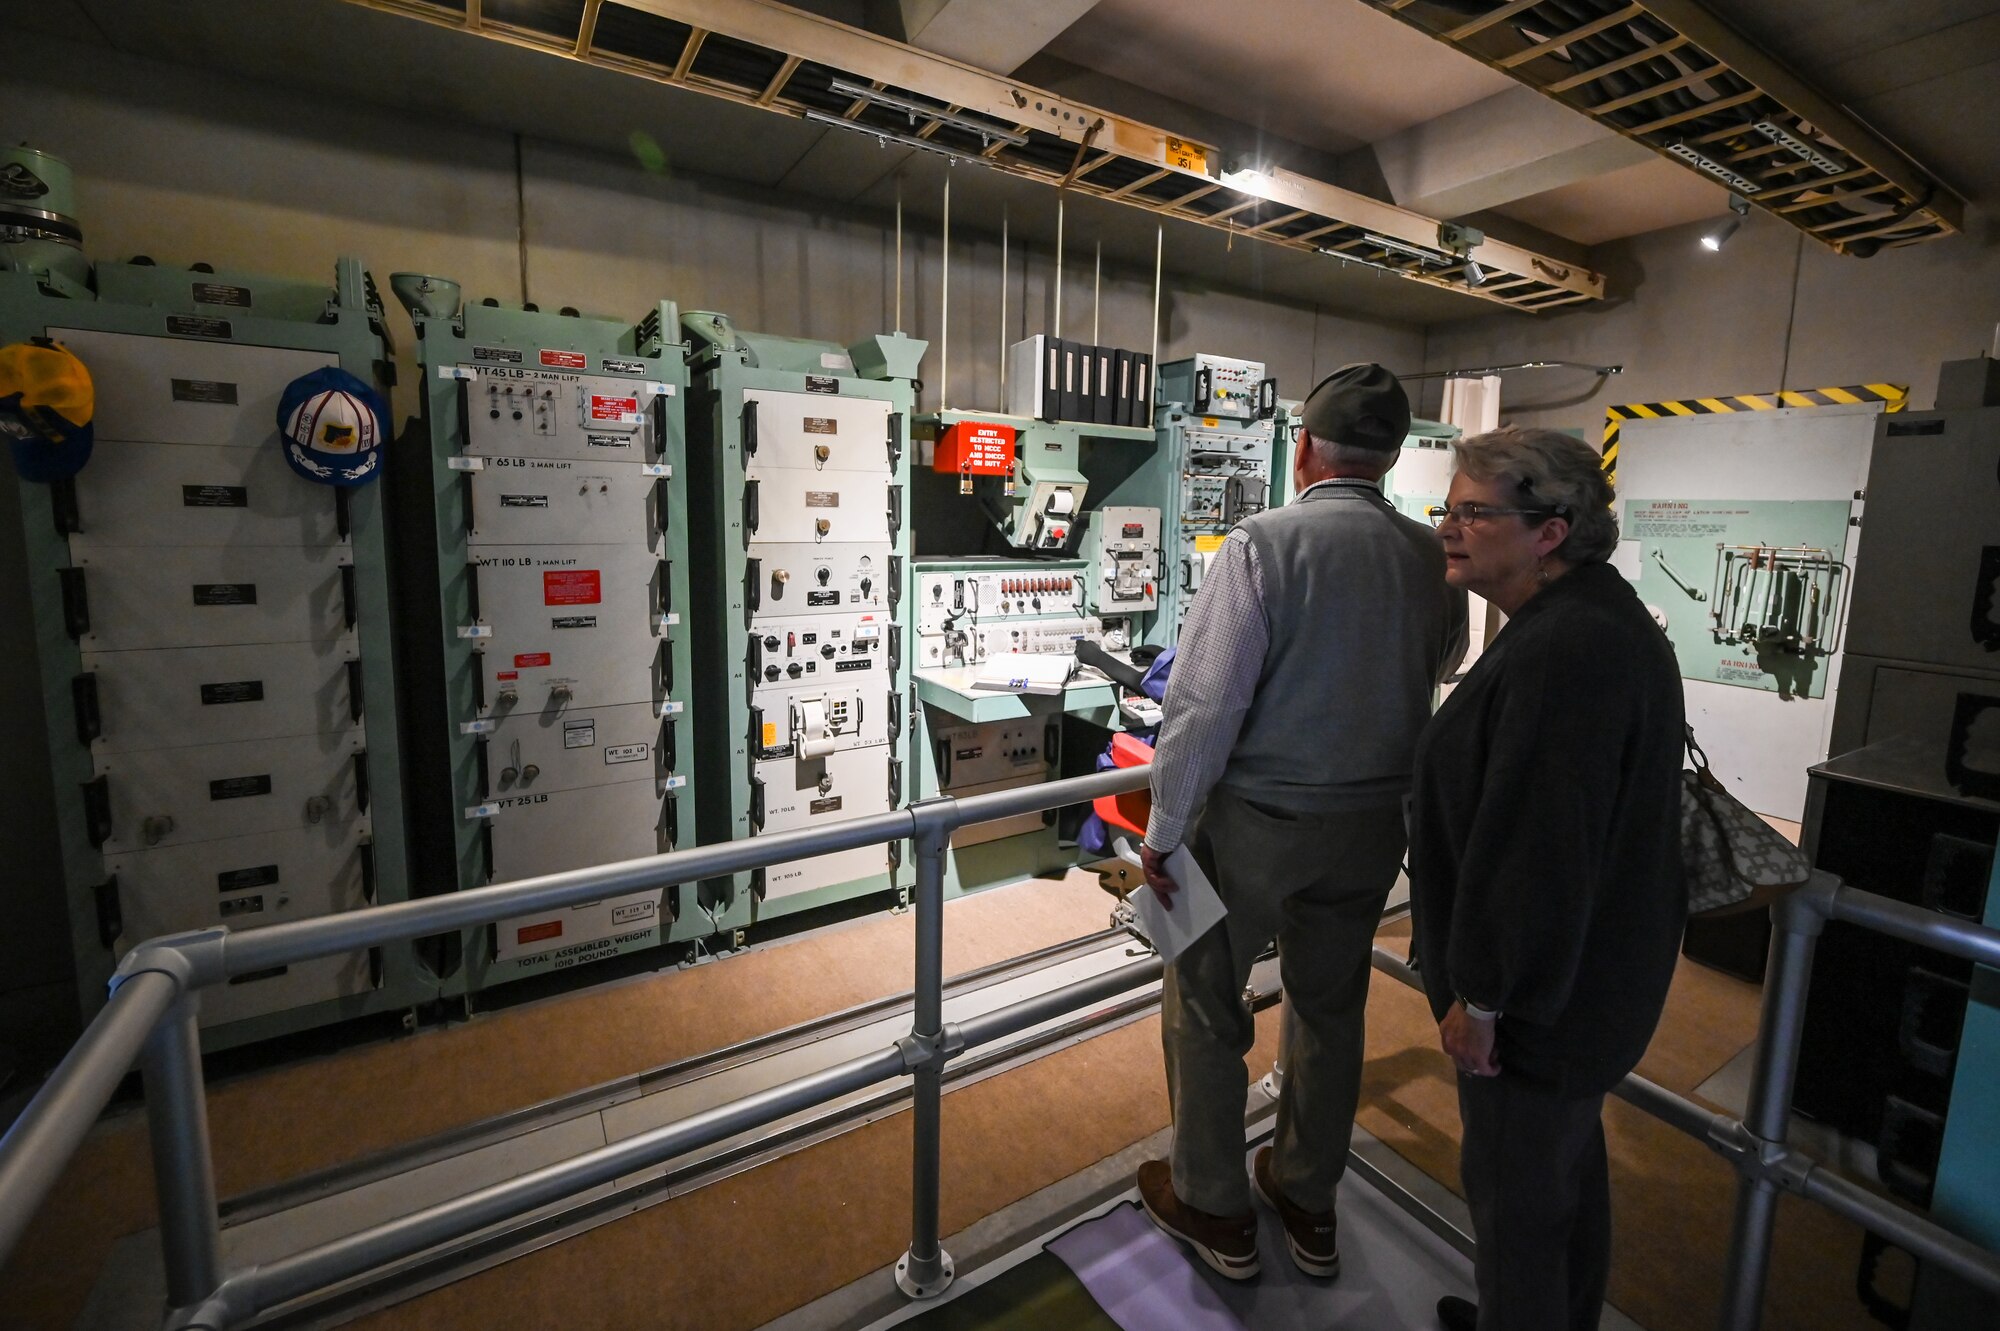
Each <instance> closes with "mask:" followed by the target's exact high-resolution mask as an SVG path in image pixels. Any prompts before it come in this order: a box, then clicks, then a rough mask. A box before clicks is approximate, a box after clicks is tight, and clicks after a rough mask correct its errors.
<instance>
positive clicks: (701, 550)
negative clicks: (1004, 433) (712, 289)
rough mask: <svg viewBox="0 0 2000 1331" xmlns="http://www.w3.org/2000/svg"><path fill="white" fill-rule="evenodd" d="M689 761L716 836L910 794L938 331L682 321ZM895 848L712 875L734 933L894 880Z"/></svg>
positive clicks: (702, 318)
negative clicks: (924, 371)
mask: <svg viewBox="0 0 2000 1331" xmlns="http://www.w3.org/2000/svg"><path fill="white" fill-rule="evenodd" d="M682 326H683V328H684V329H685V330H686V331H687V332H688V334H689V335H690V338H689V341H690V346H691V348H692V351H691V356H690V361H689V364H690V367H691V369H692V371H693V375H694V389H693V391H692V393H691V394H690V397H691V403H690V407H689V411H688V433H689V450H688V451H689V466H690V495H691V496H692V498H693V516H694V535H693V544H692V546H691V548H692V550H693V551H694V554H695V557H696V558H698V559H699V560H700V561H701V564H702V576H701V577H700V578H699V579H698V580H697V583H696V588H695V600H694V603H693V613H694V627H695V635H694V637H695V661H696V669H697V685H696V691H695V695H694V696H695V699H696V702H697V703H698V706H697V707H696V709H695V735H696V755H695V756H696V774H697V777H698V780H699V784H700V786H701V790H702V800H701V804H700V807H699V819H700V822H699V827H700V832H701V840H702V841H703V842H704V843H712V842H720V841H731V840H736V839H738V838H742V837H747V836H755V835H757V834H759V833H763V832H779V831H788V830H792V829H795V828H803V827H817V826H821V825H824V824H826V823H831V822H837V821H842V820H845V819H848V818H854V817H859V816H862V815H866V814H873V813H881V812H884V811H886V810H890V809H895V808H898V807H900V806H901V805H902V804H903V802H904V794H905V778H904V762H905V760H906V757H907V745H906V742H905V738H906V732H907V730H908V728H909V726H910V725H911V724H912V722H911V705H910V702H909V700H908V699H907V698H906V696H905V693H904V688H905V685H906V683H907V681H908V673H907V672H908V663H907V661H906V660H905V657H906V655H907V653H908V652H909V650H910V641H909V639H910V636H911V635H910V634H909V633H908V631H907V628H906V623H907V615H908V609H907V603H906V592H907V587H906V579H907V578H908V576H909V574H908V567H907V566H908V562H909V550H910V544H909V524H908V522H907V521H906V519H905V506H906V500H907V495H908V487H909V478H910V458H909V442H910V430H909V422H910V416H911V413H912V407H913V404H914V399H915V381H916V375H917V370H918V366H919V364H920V362H921V361H922V358H923V353H924V350H925V346H926V344H925V343H924V342H921V341H917V340H915V339H912V338H907V337H904V336H902V335H901V334H887V335H882V336H876V337H870V338H868V339H866V340H864V341H862V342H858V343H856V344H855V345H854V346H852V347H841V346H838V345H836V344H833V343H824V342H807V341H797V340H792V339H787V338H778V337H769V336H763V335H758V334H749V333H741V332H739V331H737V330H736V329H735V328H734V327H732V326H731V324H730V322H729V320H728V319H727V318H726V317H724V316H721V315H716V314H695V313H691V314H689V315H687V316H686V317H685V318H684V319H683V321H682ZM902 858H903V857H902V853H901V847H900V845H898V844H891V845H889V846H880V845H877V846H864V847H860V848H857V849H854V850H848V851H842V852H838V853H835V854H831V855H821V856H816V857H813V858H811V859H807V860H801V861H795V862H791V863H786V864H780V865H773V866H771V867H769V868H767V869H764V870H759V871H755V872H751V873H745V874H740V875H736V876H734V877H733V878H731V879H720V880H714V881H711V882H709V883H706V884H704V885H703V887H702V891H701V894H700V896H699V898H698V900H697V901H696V902H695V903H694V904H695V906H696V907H698V909H699V911H700V913H701V915H702V916H703V917H704V918H705V919H706V920H707V921H708V924H709V928H710V929H711V930H712V931H713V932H715V933H727V934H729V935H731V936H732V937H733V935H734V934H735V933H736V931H738V930H741V929H743V928H745V927H747V926H748V925H750V924H752V923H754V922H756V921H759V920H765V919H770V918H773V917H777V916H781V915H786V914H791V913H794V912H798V911H803V910H808V909H811V908H814V907H818V906H823V905H828V904H831V903H833V902H836V901H841V900H845V899H849V898H853V897H859V896H864V895H868V894H871V893H877V892H885V891H888V890H890V889H893V888H896V887H897V886H898V885H899V877H898V875H899V870H900V868H901V863H902Z"/></svg>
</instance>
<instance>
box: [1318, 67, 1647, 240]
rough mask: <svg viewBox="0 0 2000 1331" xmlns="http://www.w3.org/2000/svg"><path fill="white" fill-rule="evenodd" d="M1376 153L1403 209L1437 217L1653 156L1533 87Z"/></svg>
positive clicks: (1452, 115)
mask: <svg viewBox="0 0 2000 1331" xmlns="http://www.w3.org/2000/svg"><path fill="white" fill-rule="evenodd" d="M1356 156H1358V157H1369V156H1372V157H1373V158H1374V161H1375V164H1376V167H1377V170H1378V171H1379V173H1380V177H1381V179H1382V181H1383V183H1384V184H1385V185H1386V186H1387V187H1388V190H1389V196H1390V198H1392V199H1393V200H1395V202H1396V204H1397V206H1398V207H1402V208H1408V209H1411V210H1412V211H1414V212H1421V213H1429V214H1430V215H1431V216H1433V217H1463V216H1465V215H1466V214H1467V213H1475V212H1480V211H1483V210H1485V209H1489V208H1498V207H1503V206H1504V205H1506V204H1509V203H1512V202H1513V201H1514V200H1516V199H1525V198H1527V197H1528V196H1530V195H1534V194H1541V193H1543V192H1545V191H1548V190H1552V189H1559V188H1561V187H1562V186H1564V185H1571V184H1575V183H1576V182H1577V181H1580V180H1587V179H1590V178H1591V177H1593V176H1601V175H1605V174H1607V173H1609V172H1612V171H1617V170H1620V169H1622V168H1624V167H1628V166H1634V165H1637V164H1638V163H1640V162H1646V161H1650V160H1652V158H1653V152H1652V150H1651V149H1648V148H1645V147H1643V146H1641V145H1639V144H1636V143H1633V142H1632V141H1631V140H1629V139H1626V138H1624V137H1622V136H1620V135H1618V134H1615V133H1613V132H1612V131H1610V130H1607V129H1603V128H1600V127H1599V126H1597V125H1595V124H1593V123H1592V122H1591V121H1590V120H1588V119H1587V118H1585V117H1583V116H1579V115H1577V114H1576V113H1575V112H1573V111H1571V110H1569V109H1568V108H1567V107H1564V106H1560V105H1558V104H1556V103H1555V102H1553V101H1550V100H1549V99H1548V98H1546V97H1543V96H1542V95H1541V94H1539V93H1537V92H1535V91H1534V90H1533V89H1530V88H1509V89H1508V90H1507V91H1505V92H1502V93H1496V94H1495V95H1494V96H1492V97H1488V98H1486V99H1485V100H1483V101H1478V102H1474V103H1473V104H1472V105H1470V106H1464V107H1460V108H1459V109H1458V110H1456V111H1449V112H1446V113H1445V114H1444V115H1441V116H1438V117H1437V118H1436V119H1434V120H1427V121H1425V122H1423V123H1422V124H1420V125H1412V126H1411V127H1410V128H1408V129H1406V130H1403V131H1401V132H1400V133H1397V134H1392V135H1390V136H1389V137H1388V138H1386V139H1382V140H1380V141H1378V142H1376V143H1374V144H1372V145H1370V146H1369V147H1367V148H1363V149H1361V150H1359V152H1358V153H1357V154H1356Z"/></svg>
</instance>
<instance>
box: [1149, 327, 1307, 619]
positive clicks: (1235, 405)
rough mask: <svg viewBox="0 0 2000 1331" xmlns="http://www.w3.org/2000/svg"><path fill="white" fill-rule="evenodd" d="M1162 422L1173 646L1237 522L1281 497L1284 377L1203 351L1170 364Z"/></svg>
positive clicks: (1164, 538) (1165, 613) (1163, 384)
mask: <svg viewBox="0 0 2000 1331" xmlns="http://www.w3.org/2000/svg"><path fill="white" fill-rule="evenodd" d="M1158 384H1159V396H1158V405H1157V406H1156V407H1155V409H1154V410H1155V417H1154V423H1155V425H1156V426H1157V427H1158V431H1159V441H1160V460H1159V465H1160V466H1161V467H1162V468H1163V469H1164V472H1165V480H1166V482H1167V485H1168V486H1169V487H1170V488H1169V489H1168V490H1167V493H1168V494H1169V495H1171V496H1172V498H1171V501H1170V502H1169V503H1168V504H1167V505H1166V508H1165V513H1164V515H1163V521H1162V526H1163V530H1162V532H1161V546H1162V549H1163V550H1164V553H1165V559H1166V572H1167V579H1168V581H1167V585H1166V586H1165V588H1164V591H1165V596H1164V598H1163V603H1162V607H1161V613H1160V614H1159V615H1158V616H1157V617H1156V627H1155V629H1154V636H1153V638H1152V641H1155V642H1158V643H1160V644H1161V645H1163V646H1167V645H1171V644H1172V643H1174V642H1175V641H1176V640H1177V639H1178V638H1179V636H1180V628H1181V625H1182V624H1184V623H1186V622H1187V614H1188V609H1189V607H1190V606H1192V605H1193V604H1194V598H1195V595H1196V594H1197V593H1198V592H1199V591H1200V590H1201V580H1202V575H1203V574H1204V573H1205V572H1206V571H1207V568H1208V564H1209V561H1211V560H1212V559H1214V557H1215V552H1216V551H1217V550H1220V549H1221V548H1222V542H1223V540H1224V539H1225V538H1227V537H1228V535H1229V531H1230V528H1232V527H1234V526H1235V525H1236V524H1237V523H1238V522H1240V521H1242V520H1243V519H1244V518H1247V517H1249V516H1250V515H1251V514H1253V513H1261V512H1263V511H1264V509H1265V508H1267V507H1269V506H1270V505H1271V504H1273V503H1275V502H1278V496H1277V495H1276V494H1274V492H1273V488H1272V460H1273V458H1274V457H1277V456H1280V455H1281V454H1282V452H1283V450H1282V449H1280V448H1278V447H1277V445H1276V443H1275V440H1276V436H1277V433H1278V432H1277V421H1276V417H1277V414H1278V387H1277V381H1276V380H1274V379H1271V378H1269V377H1268V376H1266V374H1265V373H1264V366H1263V364H1262V363H1261V362H1259V361H1249V360H1238V359H1235V358H1233V357H1229V356H1211V355H1206V354H1204V355H1197V356H1190V357H1187V358H1186V359H1183V360H1177V361H1170V362H1168V363H1167V364H1165V365H1162V366H1161V367H1160V372H1159V377H1158Z"/></svg>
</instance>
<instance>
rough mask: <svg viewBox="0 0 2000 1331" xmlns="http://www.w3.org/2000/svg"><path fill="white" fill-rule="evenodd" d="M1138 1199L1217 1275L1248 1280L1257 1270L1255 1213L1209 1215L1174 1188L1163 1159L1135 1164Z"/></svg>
mask: <svg viewBox="0 0 2000 1331" xmlns="http://www.w3.org/2000/svg"><path fill="white" fill-rule="evenodd" d="M1139 1200H1140V1202H1141V1203H1142V1204H1143V1205H1144V1206H1145V1208H1146V1214H1147V1215H1149V1216H1151V1217H1152V1218H1153V1223H1154V1224H1156V1225H1158V1226H1159V1227H1160V1228H1161V1229H1163V1230H1165V1231H1166V1232H1167V1233H1169V1234H1171V1235H1173V1236H1174V1237H1175V1238H1177V1239H1179V1240H1180V1241H1181V1242H1183V1243H1185V1244H1187V1245H1188V1246H1189V1247H1191V1248H1193V1249H1194V1252H1195V1256H1197V1257H1199V1258H1201V1260H1203V1261H1204V1262H1207V1263H1208V1264H1209V1266H1210V1267H1211V1268H1213V1269H1214V1270H1215V1272H1216V1273H1217V1274H1218V1275H1221V1276H1223V1277H1224V1278H1226V1279H1229V1280H1249V1279H1250V1278H1251V1277H1253V1276H1255V1275H1256V1274H1257V1271H1258V1266H1257V1217H1256V1215H1255V1213H1252V1214H1249V1215H1240V1216H1224V1215H1210V1214H1209V1213H1208V1212H1206V1211H1197V1210H1195V1209H1194V1208H1193V1207H1192V1206H1189V1205H1188V1204H1187V1203H1186V1202H1183V1201H1182V1200H1181V1199H1180V1197H1179V1196H1177V1195H1176V1194H1175V1192H1174V1178H1173V1167H1172V1166H1171V1165H1169V1164H1168V1163H1167V1162H1166V1161H1164V1160H1148V1161H1147V1162H1146V1163H1145V1164H1143V1165H1140V1166H1139Z"/></svg>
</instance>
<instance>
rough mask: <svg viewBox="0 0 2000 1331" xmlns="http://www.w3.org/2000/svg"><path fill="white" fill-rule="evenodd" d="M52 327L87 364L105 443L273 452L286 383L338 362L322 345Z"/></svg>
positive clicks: (101, 442)
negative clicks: (305, 347) (288, 346)
mask: <svg viewBox="0 0 2000 1331" xmlns="http://www.w3.org/2000/svg"><path fill="white" fill-rule="evenodd" d="M49 332H50V335H51V336H52V337H54V338H56V339H57V340H58V341H60V342H62V343H63V344H64V345H66V346H68V347H69V349H70V350H71V351H73V352H75V353H76V354H77V357H78V358H79V359H80V360H82V361H83V363H84V365H85V366H86V367H87V368H88V369H89V370H90V378H91V382H92V383H93V384H94V385H95V387H96V389H97V413H96V416H95V417H94V419H93V422H92V423H93V424H94V425H95V426H96V429H97V442H98V446H99V447H100V448H101V447H103V446H104V443H105V441H107V440H123V441H133V442H141V443H156V444H212V445H218V446H222V447H227V448H269V449H270V450H271V451H273V452H276V451H277V446H278V445H277V438H278V401H279V399H280V398H282V397H283V396H284V393H285V386H286V385H287V384H289V383H291V382H292V380H294V379H296V378H298V377H299V376H300V375H302V374H310V373H312V372H313V371H314V370H317V369H322V368H324V367H326V366H329V365H338V364H340V361H339V358H337V357H335V356H332V355H329V354H328V353H326V352H324V351H288V350H284V349H281V348H278V347H246V346H238V345H236V344H234V343H229V342H194V341H188V340H186V339H183V338H176V337H147V336H145V335H143V334H137V333H100V332H95V331H91V330H86V329H80V328H52V329H50V330H49ZM91 465H92V466H93V467H95V466H96V465H97V464H96V462H95V460H93V462H92V464H91Z"/></svg>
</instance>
